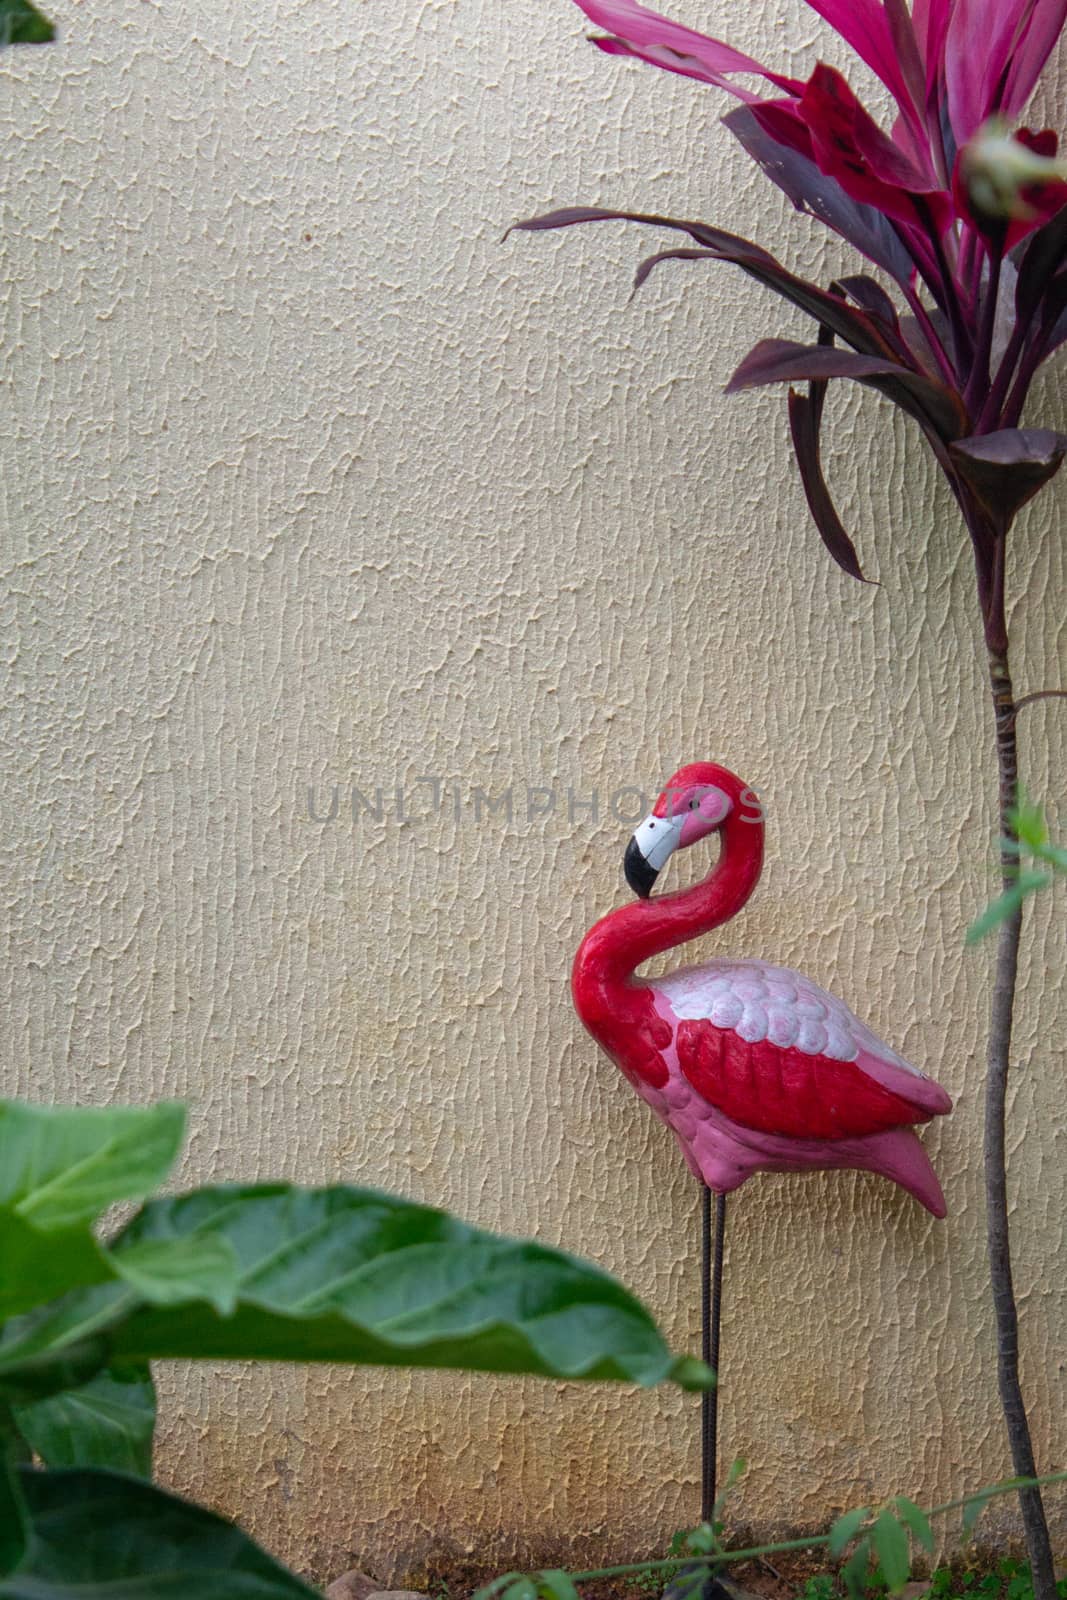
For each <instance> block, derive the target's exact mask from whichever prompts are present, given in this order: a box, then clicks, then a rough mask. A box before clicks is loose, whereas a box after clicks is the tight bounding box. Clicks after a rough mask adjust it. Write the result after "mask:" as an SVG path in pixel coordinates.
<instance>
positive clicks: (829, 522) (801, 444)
mask: <svg viewBox="0 0 1067 1600" xmlns="http://www.w3.org/2000/svg"><path fill="white" fill-rule="evenodd" d="M825 392H826V384H825V383H817V384H816V383H813V384H812V385H811V389H810V392H809V393H808V394H807V395H802V394H798V393H797V391H796V390H795V389H790V391H789V432H790V434H791V436H792V440H793V450H794V453H795V455H796V458H797V466H798V467H799V468H800V481H801V483H802V484H803V486H804V497H805V499H806V500H807V502H808V509H809V510H810V511H811V515H812V519H813V521H814V523H815V526H816V528H818V530H819V537H820V538H821V539H822V542H823V544H824V545H825V546H826V548H827V550H829V552H830V554H831V555H832V556H833V558H834V560H835V561H836V562H837V564H838V566H839V567H840V568H841V569H842V570H843V571H844V572H847V573H848V575H849V577H850V578H858V579H859V581H860V582H861V583H866V582H867V581H868V580H867V579H866V578H865V577H864V576H863V568H862V567H861V566H860V559H859V556H858V555H857V554H856V547H855V545H854V544H853V543H852V540H851V539H850V538H849V536H848V534H847V533H846V532H845V528H844V525H843V524H842V521H841V518H840V517H839V516H838V514H837V509H836V507H835V506H834V502H833V500H832V498H831V496H830V490H829V489H828V487H827V484H826V479H825V477H824V476H823V470H822V461H821V460H820V456H819V427H820V424H821V422H822V401H823V396H824V394H825Z"/></svg>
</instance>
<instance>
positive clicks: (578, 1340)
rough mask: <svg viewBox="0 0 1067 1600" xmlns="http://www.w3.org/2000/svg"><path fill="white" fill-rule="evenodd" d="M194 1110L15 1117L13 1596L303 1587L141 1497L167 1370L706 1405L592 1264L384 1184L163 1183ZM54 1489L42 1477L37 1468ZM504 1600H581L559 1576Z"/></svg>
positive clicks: (4, 1462) (238, 1544) (5, 1514)
mask: <svg viewBox="0 0 1067 1600" xmlns="http://www.w3.org/2000/svg"><path fill="white" fill-rule="evenodd" d="M183 1127H184V1113H183V1112H182V1109H181V1107H179V1106H175V1105H162V1106H156V1107H149V1108H144V1109H120V1110H110V1111H102V1110H55V1109H52V1108H49V1107H44V1106H29V1105H23V1104H20V1103H17V1102H3V1101H0V1600H4V1597H5V1596H11V1597H15V1596H22V1597H25V1600H29V1597H30V1596H31V1595H32V1596H33V1597H34V1600H50V1597H57V1600H58V1597H59V1596H65V1595H68V1594H72V1593H73V1587H75V1586H77V1585H79V1584H81V1585H84V1584H86V1583H87V1582H89V1580H92V1581H93V1583H94V1584H95V1587H94V1588H93V1593H94V1595H98V1596H100V1597H106V1596H108V1595H110V1594H112V1593H114V1594H115V1595H116V1596H117V1595H118V1594H119V1593H120V1592H122V1593H129V1592H130V1590H129V1588H128V1585H129V1583H130V1581H131V1580H136V1581H137V1593H138V1595H139V1596H145V1597H146V1600H151V1597H153V1596H157V1595H158V1596H162V1595H163V1594H166V1595H167V1596H177V1595H182V1596H184V1595H189V1596H195V1597H196V1600H212V1597H213V1596H215V1595H217V1596H218V1597H219V1600H221V1597H222V1596H223V1595H224V1594H225V1595H226V1596H227V1597H233V1600H240V1597H241V1596H242V1595H247V1596H249V1597H250V1600H251V1596H253V1595H255V1596H256V1597H257V1600H275V1597H276V1600H282V1597H283V1596H295V1595H306V1594H310V1593H311V1591H310V1590H308V1589H307V1588H306V1586H305V1585H303V1584H302V1583H300V1582H299V1580H297V1579H296V1578H294V1577H292V1576H291V1575H290V1574H287V1573H285V1572H284V1571H283V1570H282V1568H280V1567H278V1566H277V1565H276V1564H275V1563H274V1562H272V1561H270V1560H269V1558H268V1557H266V1556H265V1555H263V1553H262V1552H261V1551H259V1550H258V1549H257V1548H256V1546H255V1545H254V1544H252V1542H251V1541H250V1540H248V1539H247V1538H245V1536H244V1535H243V1534H241V1533H240V1532H239V1531H238V1530H236V1529H234V1528H232V1527H230V1526H229V1525H228V1524H226V1523H224V1522H221V1521H220V1520H219V1519H218V1518H216V1517H212V1516H211V1515H210V1514H209V1513H208V1512H206V1511H203V1510H201V1509H200V1508H198V1507H195V1506H189V1505H186V1504H185V1503H184V1502H182V1501H179V1500H176V1499H174V1498H173V1497H172V1496H169V1495H166V1494H164V1493H163V1492H162V1491H161V1490H159V1489H157V1488H154V1487H152V1486H151V1485H150V1484H147V1483H145V1482H144V1481H141V1480H143V1479H144V1478H145V1477H146V1476H147V1475H148V1473H149V1471H150V1467H151V1450H152V1433H153V1427H154V1422H155V1393H154V1389H153V1386H152V1379H151V1374H150V1371H149V1367H148V1362H149V1361H150V1360H152V1359H156V1358H158V1357H163V1356H181V1357H187V1358H188V1357H194V1358H195V1357H209V1358H212V1359H233V1360H256V1359H261V1360H271V1361H343V1362H348V1363H368V1364H375V1365H381V1366H385V1365H392V1366H408V1367H411V1366H421V1367H455V1368H464V1369H466V1370H476V1371H485V1372H505V1373H534V1374H541V1375H544V1376H548V1377H555V1378H584V1379H610V1380H615V1381H621V1382H629V1383H637V1384H642V1385H649V1384H654V1383H659V1382H662V1381H664V1380H667V1379H670V1380H672V1381H674V1382H676V1383H678V1384H680V1385H682V1386H683V1387H685V1388H700V1387H705V1386H706V1385H707V1384H708V1383H709V1382H710V1381H711V1374H710V1372H709V1371H708V1369H707V1368H706V1367H704V1366H703V1364H702V1363H701V1362H698V1361H693V1360H691V1359H686V1358H683V1359H680V1360H679V1359H677V1358H675V1357H673V1356H672V1355H671V1354H670V1352H669V1350H668V1349H667V1346H666V1344H665V1343H664V1341H663V1338H662V1336H661V1335H660V1333H659V1331H658V1329H657V1328H656V1326H655V1323H654V1322H653V1320H652V1318H651V1317H650V1315H649V1314H648V1312H647V1311H646V1310H645V1308H644V1307H643V1306H642V1305H641V1304H640V1302H639V1301H637V1300H635V1299H634V1297H633V1296H632V1295H630V1294H629V1293H628V1292H627V1291H626V1290H625V1289H623V1288H622V1287H621V1286H620V1285H619V1284H617V1283H616V1282H615V1281H614V1279H612V1278H610V1277H608V1275H607V1274H606V1273H604V1272H601V1271H600V1270H599V1269H598V1268H596V1267H593V1266H590V1265H589V1264H588V1263H586V1262H583V1261H579V1260H577V1259H576V1258H574V1257H572V1256H568V1255H565V1254H563V1252H561V1251H558V1250H551V1249H548V1248H546V1247H544V1246H542V1245H539V1244H536V1243H534V1242H532V1241H526V1240H516V1239H505V1238H500V1237H499V1236H497V1235H494V1234H490V1233H485V1232H483V1231H481V1230H479V1229H477V1228H471V1227H468V1226H467V1225H466V1224H465V1223H462V1222H459V1221H457V1220H456V1219H455V1218H454V1217H451V1216H449V1215H448V1214H447V1213H446V1212H443V1211H438V1210H435V1209H434V1208H432V1207H430V1206H423V1205H417V1204H415V1203H414V1202H412V1201H408V1200H402V1199H398V1198H396V1197H395V1196H392V1195H386V1194H380V1193H378V1192H377V1191H374V1190H368V1189H355V1188H348V1187H344V1186H340V1185H338V1186H336V1187H333V1188H328V1189H301V1188H297V1187H295V1186H293V1185H290V1184H259V1185H251V1186H240V1185H225V1186H221V1187H217V1188H211V1189H203V1190H198V1191H196V1192H194V1193H191V1194H185V1195H178V1196H175V1197H170V1198H167V1199H158V1200H149V1201H147V1202H146V1203H145V1204H143V1205H142V1206H141V1208H140V1210H138V1211H137V1213H136V1214H135V1215H134V1217H133V1218H132V1220H131V1221H130V1222H128V1223H127V1224H126V1226H125V1227H124V1228H123V1229H122V1230H121V1231H120V1232H119V1233H118V1234H117V1235H116V1236H115V1237H113V1238H110V1239H104V1238H102V1237H101V1236H100V1234H99V1231H98V1229H99V1223H100V1217H101V1213H103V1212H104V1211H105V1210H106V1209H107V1208H108V1207H110V1206H111V1205H113V1204H114V1203H115V1202H116V1201H120V1200H122V1201H130V1200H143V1199H144V1197H145V1196H146V1195H147V1194H148V1193H149V1191H150V1190H152V1189H153V1188H155V1187H156V1186H157V1185H158V1184H159V1183H161V1182H162V1181H163V1180H164V1179H165V1178H166V1177H167V1175H168V1174H169V1172H170V1169H171V1167H172V1165H173V1163H174V1161H175V1159H176V1157H177V1154H178V1151H179V1148H180V1145H181V1138H182V1132H183ZM31 1452H32V1454H34V1455H35V1456H36V1457H37V1458H38V1460H39V1461H40V1462H41V1463H42V1464H43V1466H44V1468H46V1469H48V1470H45V1471H40V1470H33V1469H32V1468H30V1467H29V1466H28V1465H27V1464H26V1460H27V1458H28V1457H29V1456H30V1454H31ZM513 1589H514V1593H512V1594H511V1596H510V1600H576V1595H575V1591H574V1587H573V1583H572V1582H571V1580H570V1578H569V1577H568V1576H567V1575H566V1574H565V1573H560V1572H554V1573H542V1574H540V1575H539V1577H538V1578H537V1580H531V1579H528V1578H526V1577H525V1576H524V1575H523V1574H515V1575H514V1582H513Z"/></svg>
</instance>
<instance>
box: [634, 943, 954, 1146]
mask: <svg viewBox="0 0 1067 1600" xmlns="http://www.w3.org/2000/svg"><path fill="white" fill-rule="evenodd" d="M651 987H652V990H653V993H654V995H655V999H656V1007H657V1010H658V1011H659V1012H660V1014H661V1015H665V1014H666V1015H667V1016H669V1017H670V1018H671V1020H672V1021H673V1023H674V1027H675V1045H676V1048H677V1051H678V1062H679V1065H680V1067H681V1069H682V1071H683V1073H684V1074H685V1076H686V1078H687V1079H688V1080H689V1082H690V1083H691V1084H692V1086H693V1088H694V1089H696V1090H697V1092H698V1093H699V1094H700V1095H702V1096H703V1098H704V1099H705V1100H707V1101H708V1102H709V1103H710V1104H711V1105H713V1106H715V1107H716V1108H717V1109H718V1110H720V1111H721V1112H723V1114H724V1115H725V1116H728V1117H730V1118H731V1119H732V1120H733V1121H734V1122H737V1123H740V1124H741V1125H742V1126H743V1127H747V1128H752V1129H756V1130H758V1131H759V1132H761V1133H773V1134H779V1135H784V1136H785V1137H787V1138H794V1139H847V1138H856V1137H861V1136H863V1135H866V1134H875V1133H882V1132H885V1131H886V1130H888V1129H889V1128H895V1127H900V1126H903V1125H906V1124H908V1123H916V1122H928V1121H929V1120H930V1118H931V1117H934V1116H937V1115H939V1114H942V1113H944V1112H946V1111H950V1110H951V1109H952V1102H951V1100H950V1099H949V1097H948V1095H947V1094H946V1093H945V1091H944V1090H943V1089H942V1088H941V1086H940V1085H939V1084H937V1083H935V1082H934V1081H933V1079H932V1078H928V1077H927V1076H926V1075H925V1073H922V1072H920V1071H919V1070H918V1068H917V1067H913V1066H911V1065H910V1063H908V1062H907V1061H905V1060H904V1059H903V1058H902V1057H901V1056H898V1055H897V1054H896V1052H895V1051H893V1050H891V1049H890V1048H889V1046H888V1045H886V1044H884V1043H883V1042H882V1041H881V1040H880V1039H879V1038H878V1037H877V1035H876V1034H874V1033H872V1031H871V1030H870V1029H869V1028H867V1027H866V1026H865V1025H864V1024H863V1023H862V1022H860V1021H859V1019H858V1018H857V1017H855V1016H854V1015H853V1013H852V1012H851V1011H850V1010H849V1008H848V1006H846V1005H845V1003H844V1002H843V1001H842V1000H838V999H837V998H836V996H834V995H831V994H827V993H826V991H825V990H823V989H820V988H819V986H818V985H817V984H815V983H812V982H811V980H810V979H809V978H804V977H802V976H801V975H800V974H799V973H796V972H791V971H789V970H788V969H787V968H785V967H772V966H770V965H768V964H767V963H766V962H763V961H714V962H710V963H708V965H706V966H702V967H688V968H683V969H682V970H681V971H679V972H675V973H672V974H670V976H668V977H666V978H659V979H656V980H654V982H653V983H652V985H651Z"/></svg>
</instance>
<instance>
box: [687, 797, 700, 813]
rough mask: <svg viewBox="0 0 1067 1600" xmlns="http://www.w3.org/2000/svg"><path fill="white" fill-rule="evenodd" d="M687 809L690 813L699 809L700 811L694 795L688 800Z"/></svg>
mask: <svg viewBox="0 0 1067 1600" xmlns="http://www.w3.org/2000/svg"><path fill="white" fill-rule="evenodd" d="M689 809H690V811H699V809H700V801H699V800H698V799H697V797H696V795H694V796H693V798H692V800H690V802H689Z"/></svg>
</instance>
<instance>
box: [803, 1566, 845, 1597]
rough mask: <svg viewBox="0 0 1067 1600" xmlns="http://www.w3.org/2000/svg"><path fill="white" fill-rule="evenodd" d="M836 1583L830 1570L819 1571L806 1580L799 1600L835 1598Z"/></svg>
mask: <svg viewBox="0 0 1067 1600" xmlns="http://www.w3.org/2000/svg"><path fill="white" fill-rule="evenodd" d="M835 1588H836V1586H835V1584H834V1580H833V1576H832V1574H831V1573H829V1572H817V1573H815V1574H814V1576H812V1577H810V1578H808V1579H806V1580H805V1583H804V1587H803V1588H802V1589H801V1591H800V1595H799V1597H798V1600H834V1593H835Z"/></svg>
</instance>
